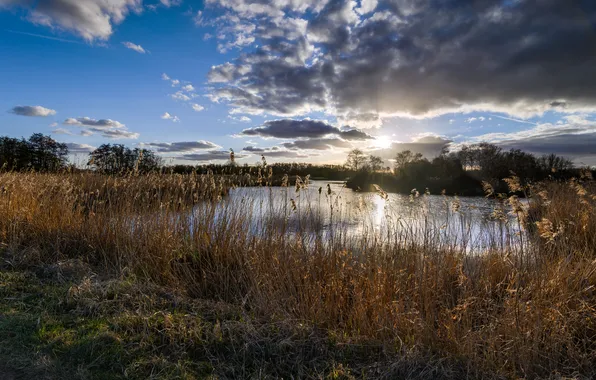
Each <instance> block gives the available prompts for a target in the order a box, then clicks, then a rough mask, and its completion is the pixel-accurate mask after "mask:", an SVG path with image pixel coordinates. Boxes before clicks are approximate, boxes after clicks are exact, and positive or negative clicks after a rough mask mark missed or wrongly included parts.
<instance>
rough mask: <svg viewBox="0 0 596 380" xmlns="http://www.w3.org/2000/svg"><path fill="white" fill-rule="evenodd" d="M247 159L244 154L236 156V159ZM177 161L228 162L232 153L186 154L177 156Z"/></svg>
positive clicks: (212, 151)
mask: <svg viewBox="0 0 596 380" xmlns="http://www.w3.org/2000/svg"><path fill="white" fill-rule="evenodd" d="M244 157H246V156H245V155H243V154H238V153H236V154H235V158H236V159H241V158H244ZM176 159H179V160H186V161H199V162H209V161H227V160H229V159H230V152H229V151H227V150H211V151H207V152H205V153H190V154H184V155H182V156H177V157H176Z"/></svg>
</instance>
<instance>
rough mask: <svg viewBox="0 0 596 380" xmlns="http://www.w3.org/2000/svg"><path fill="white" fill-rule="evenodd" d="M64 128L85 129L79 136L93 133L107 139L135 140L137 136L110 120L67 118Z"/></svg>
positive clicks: (117, 122) (122, 125)
mask: <svg viewBox="0 0 596 380" xmlns="http://www.w3.org/2000/svg"><path fill="white" fill-rule="evenodd" d="M62 124H63V125H66V126H76V127H83V128H85V129H84V130H83V131H82V132H81V135H83V136H91V135H93V134H95V133H98V134H100V135H101V136H103V137H105V138H108V139H137V138H139V134H138V133H136V132H130V131H128V129H127V128H126V125H124V124H122V123H120V122H119V121H116V120H112V119H99V120H97V119H92V118H89V117H77V118H72V117H71V118H68V119H66V120H64V122H63V123H62Z"/></svg>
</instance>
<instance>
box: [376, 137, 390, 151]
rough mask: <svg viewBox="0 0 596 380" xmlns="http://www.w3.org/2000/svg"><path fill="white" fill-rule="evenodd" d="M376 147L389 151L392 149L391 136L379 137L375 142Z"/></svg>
mask: <svg viewBox="0 0 596 380" xmlns="http://www.w3.org/2000/svg"><path fill="white" fill-rule="evenodd" d="M374 145H375V147H376V148H379V149H389V148H391V140H390V139H389V136H378V137H377V138H376V139H375V141H374Z"/></svg>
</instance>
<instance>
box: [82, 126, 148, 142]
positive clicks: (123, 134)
mask: <svg viewBox="0 0 596 380" xmlns="http://www.w3.org/2000/svg"><path fill="white" fill-rule="evenodd" d="M88 131H90V132H92V133H99V134H101V136H103V137H105V138H108V139H114V140H120V139H135V140H136V139H138V138H139V136H140V134H139V133H136V132H129V131H126V130H119V129H102V128H89V129H88Z"/></svg>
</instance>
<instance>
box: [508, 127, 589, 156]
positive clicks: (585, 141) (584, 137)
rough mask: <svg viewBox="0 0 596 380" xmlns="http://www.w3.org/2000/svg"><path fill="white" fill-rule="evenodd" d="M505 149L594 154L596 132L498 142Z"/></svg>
mask: <svg viewBox="0 0 596 380" xmlns="http://www.w3.org/2000/svg"><path fill="white" fill-rule="evenodd" d="M499 145H500V146H501V147H503V148H505V149H521V150H524V151H526V152H531V153H536V154H548V153H557V154H562V155H566V156H574V157H576V156H586V155H593V154H596V133H589V134H562V135H555V136H544V137H536V138H529V139H521V140H510V141H503V142H500V143H499Z"/></svg>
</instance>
